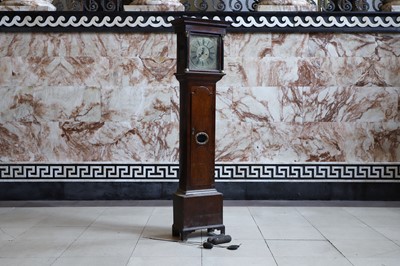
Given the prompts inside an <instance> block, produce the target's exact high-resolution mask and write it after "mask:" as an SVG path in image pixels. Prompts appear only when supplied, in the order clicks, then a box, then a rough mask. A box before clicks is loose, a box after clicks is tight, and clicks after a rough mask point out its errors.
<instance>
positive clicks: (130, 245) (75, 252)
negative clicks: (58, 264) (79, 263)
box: [62, 238, 137, 258]
mask: <svg viewBox="0 0 400 266" xmlns="http://www.w3.org/2000/svg"><path fill="white" fill-rule="evenodd" d="M136 243H137V240H136V239H133V240H132V239H113V238H110V239H78V240H77V241H75V242H74V243H73V244H72V245H71V246H70V247H68V249H67V250H66V251H65V252H64V253H63V254H62V257H118V256H119V257H121V258H129V256H130V255H131V253H132V251H133V249H134V248H135V245H136Z"/></svg>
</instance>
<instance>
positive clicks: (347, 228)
mask: <svg viewBox="0 0 400 266" xmlns="http://www.w3.org/2000/svg"><path fill="white" fill-rule="evenodd" d="M170 204H171V202H166V203H163V204H161V205H163V206H161V205H160V204H156V205H157V206H151V204H148V203H147V204H143V205H146V206H140V204H134V205H135V206H110V204H104V205H103V206H102V204H101V203H100V204H91V205H96V206H85V204H75V205H73V206H67V205H68V204H62V205H63V206H59V205H60V204H57V203H54V204H53V206H51V207H48V206H47V207H46V206H45V205H46V204H45V203H44V204H41V206H36V207H32V206H30V205H29V204H25V205H23V204H19V205H18V204H17V205H18V207H12V204H8V205H7V204H0V206H2V207H0V265H1V266H6V265H16V266H17V265H18V266H24V265H29V266H35V265H40V266H45V265H54V266H63V265H68V266H71V265H74V266H79V265H84V266H88V265H94V266H102V265H107V266H108V265H111V266H119V265H129V266H136V265H137V266H146V265H151V266H153V265H162V266H167V265H174V266H175V265H185V266H191V265H193V266H200V265H206V266H213V265H215V266H224V265H229V266H234V265H241V266H247V265H263V266H268V265H279V266H288V265H293V266H303V265H304V266H314V265H321V266H333V265H340V266H347V265H349V266H350V265H357V266H358V265H359V266H369V265H376V266H382V265H385V266H390V265H393V266H398V265H400V207H399V206H400V204H397V203H396V204H392V205H391V206H390V207H376V205H374V206H375V207H365V206H364V207H360V206H357V207H351V203H350V204H347V206H344V205H341V206H324V204H320V205H319V206H309V204H304V205H301V204H296V205H291V206H284V204H282V206H271V204H266V205H263V204H258V206H254V204H253V203H249V204H247V205H246V204H244V205H243V204H241V206H235V204H234V203H230V204H227V206H226V207H225V208H224V224H225V226H226V230H227V232H226V233H227V234H229V235H231V236H232V238H233V240H232V242H231V243H230V244H241V246H240V248H239V249H238V250H234V251H232V250H227V249H226V248H223V247H220V248H219V247H214V248H213V249H211V250H206V249H203V248H201V243H202V242H203V241H204V240H205V239H206V238H207V236H206V232H205V231H204V232H198V233H194V234H192V235H190V236H191V237H190V238H189V240H188V241H187V242H184V243H182V242H171V241H164V240H154V239H152V238H157V239H165V240H168V239H170V240H171V239H172V238H171V224H172V207H171V206H170ZM366 204H368V203H365V204H364V205H366ZM126 205H129V204H126Z"/></svg>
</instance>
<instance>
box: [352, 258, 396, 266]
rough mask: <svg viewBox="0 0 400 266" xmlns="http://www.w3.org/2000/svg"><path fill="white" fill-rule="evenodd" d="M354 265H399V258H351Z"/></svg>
mask: <svg viewBox="0 0 400 266" xmlns="http://www.w3.org/2000/svg"><path fill="white" fill-rule="evenodd" d="M350 261H351V263H352V264H353V265H354V266H399V264H400V263H399V261H400V259H399V258H350Z"/></svg>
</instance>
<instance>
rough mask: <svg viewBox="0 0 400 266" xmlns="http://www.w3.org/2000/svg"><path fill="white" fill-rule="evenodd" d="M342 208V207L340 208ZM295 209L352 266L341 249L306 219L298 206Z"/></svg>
mask: <svg viewBox="0 0 400 266" xmlns="http://www.w3.org/2000/svg"><path fill="white" fill-rule="evenodd" d="M341 209H342V208H341ZM295 210H296V212H297V213H298V214H300V216H301V217H303V218H304V219H305V220H306V221H307V222H308V223H309V224H310V225H311V226H312V227H313V228H314V229H315V230H317V231H318V233H320V234H321V236H323V237H324V238H325V240H326V241H327V242H328V243H329V244H331V245H332V247H334V248H335V250H336V251H337V252H339V253H340V255H342V256H343V258H345V259H346V260H347V261H348V262H349V263H350V264H351V265H353V266H354V264H353V263H352V262H351V261H350V260H349V258H347V257H346V256H345V255H344V254H343V252H342V251H340V250H339V249H338V248H337V247H336V246H335V245H334V244H333V243H332V242H331V241H330V240H329V239H328V238H327V237H326V236H325V235H324V234H323V233H322V232H321V231H320V230H319V229H318V228H317V227H316V226H315V225H314V224H313V223H312V222H311V221H310V220H308V219H307V217H305V216H304V215H303V214H302V213H301V212H300V211H299V210H298V208H297V207H295Z"/></svg>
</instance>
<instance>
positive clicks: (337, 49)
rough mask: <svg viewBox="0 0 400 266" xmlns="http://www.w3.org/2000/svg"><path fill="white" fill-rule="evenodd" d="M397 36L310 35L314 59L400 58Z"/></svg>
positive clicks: (309, 43)
mask: <svg viewBox="0 0 400 266" xmlns="http://www.w3.org/2000/svg"><path fill="white" fill-rule="evenodd" d="M399 41H400V40H399V38H398V36H397V34H342V35H338V34H335V33H326V34H321V33H315V34H310V39H309V42H308V44H307V46H308V47H309V55H308V56H312V57H327V56H328V57H378V58H381V57H391V56H395V57H399V56H400V52H399V50H398V48H399V47H400V44H399Z"/></svg>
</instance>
